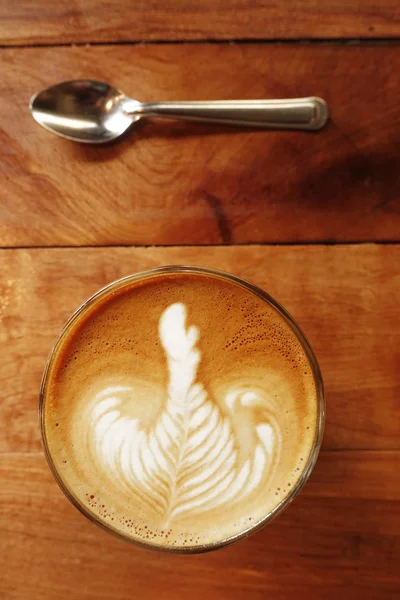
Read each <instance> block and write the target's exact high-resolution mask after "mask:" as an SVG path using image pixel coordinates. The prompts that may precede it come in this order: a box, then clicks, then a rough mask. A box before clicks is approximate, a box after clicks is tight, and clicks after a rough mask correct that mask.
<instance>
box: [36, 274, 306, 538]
mask: <svg viewBox="0 0 400 600" xmlns="http://www.w3.org/2000/svg"><path fill="white" fill-rule="evenodd" d="M45 408H46V410H45V425H46V439H47V444H48V447H49V449H50V452H51V455H52V458H53V461H54V463H55V465H56V468H57V470H58V472H59V473H60V474H61V477H62V479H63V481H64V483H65V484H66V486H67V487H69V488H70V489H71V491H72V493H73V495H74V496H75V497H76V498H77V499H78V501H79V502H80V503H81V504H82V505H83V506H84V507H85V508H86V510H89V511H90V512H91V513H93V514H94V515H95V516H96V518H97V519H99V520H101V521H103V522H104V523H106V524H108V526H110V527H111V528H114V529H116V530H117V531H119V532H121V533H123V534H124V535H126V536H128V537H132V538H134V539H136V540H138V541H143V542H151V543H152V544H154V545H158V546H162V547H166V546H167V547H168V546H172V547H173V546H175V547H177V546H178V547H185V546H193V547H195V546H200V545H203V544H209V543H213V542H218V541H220V540H222V539H226V538H229V537H232V536H234V535H236V534H237V533H240V532H242V531H244V530H246V529H247V528H249V527H251V526H253V525H254V524H255V523H257V522H258V521H259V520H261V519H262V518H263V517H265V516H266V515H267V514H268V513H269V512H270V511H271V510H273V509H274V508H275V507H276V506H277V505H278V504H279V502H280V501H281V500H282V499H283V498H284V497H285V496H286V495H287V494H288V493H289V491H290V488H291V487H292V486H293V485H295V483H296V481H297V479H298V478H299V476H300V474H301V471H302V467H304V459H307V457H308V455H309V452H310V450H311V447H312V443H313V440H314V435H315V426H316V414H317V403H316V393H315V385H314V380H313V376H312V372H311V368H310V365H309V363H308V359H307V357H306V355H305V354H304V351H303V349H302V347H301V345H300V343H299V341H298V340H297V338H296V336H295V335H294V333H293V332H292V330H291V329H290V328H289V326H288V325H287V324H286V322H285V321H284V319H283V318H282V317H281V316H280V315H279V313H277V311H276V310H275V309H274V308H273V307H271V306H270V305H268V304H266V303H265V302H264V301H262V300H261V299H259V298H258V297H257V296H255V295H254V294H253V293H251V292H249V291H247V290H245V289H244V288H242V287H240V286H238V285H236V284H232V283H229V282H226V281H224V280H219V279H214V278H211V277H205V276H203V275H201V276H200V275H199V276H193V275H191V276H188V275H186V276H182V275H181V276H168V277H164V278H162V279H161V280H160V279H157V281H151V280H150V281H148V282H145V283H142V284H140V285H139V284H136V285H133V286H132V284H131V287H130V288H129V289H125V290H121V292H120V293H118V294H116V295H114V296H113V297H109V298H107V299H106V300H104V301H103V302H101V303H100V305H98V306H97V307H94V309H93V310H92V311H90V312H89V313H88V314H86V315H84V316H83V317H82V319H81V320H80V321H78V323H77V325H76V326H75V327H74V329H73V331H71V332H70V333H69V335H67V336H66V338H65V340H64V342H63V344H62V345H61V348H60V349H59V351H58V355H57V357H56V361H55V363H54V365H53V367H52V368H51V370H50V382H49V384H48V386H47V394H46V404H45ZM307 427H308V428H309V429H307Z"/></svg>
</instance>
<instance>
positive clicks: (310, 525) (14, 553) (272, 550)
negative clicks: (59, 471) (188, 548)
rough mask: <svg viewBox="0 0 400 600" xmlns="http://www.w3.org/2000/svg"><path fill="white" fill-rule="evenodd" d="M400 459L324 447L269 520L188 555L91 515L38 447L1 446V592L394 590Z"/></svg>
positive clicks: (118, 598)
mask: <svg viewBox="0 0 400 600" xmlns="http://www.w3.org/2000/svg"><path fill="white" fill-rule="evenodd" d="M399 459H400V453H399V452H365V451H364V452H348V451H345V452H323V453H322V454H321V456H320V458H319V461H318V463H317V466H316V469H315V471H314V473H313V474H312V476H311V479H310V481H309V482H308V484H307V485H306V486H305V488H304V490H303V491H302V493H301V494H300V496H299V497H298V498H296V500H295V501H294V502H293V504H292V505H291V506H289V508H288V509H287V510H286V511H285V512H284V513H283V514H282V515H280V516H279V517H278V518H277V519H276V520H275V521H274V522H273V523H272V524H271V525H269V526H268V527H266V528H265V529H263V530H262V531H260V532H258V533H257V534H254V535H253V536H251V537H250V538H249V539H248V540H245V541H242V542H240V543H239V544H237V545H235V546H231V547H230V548H227V549H224V550H220V551H218V552H214V553H211V554H206V555H199V556H189V557H184V556H174V555H166V554H165V555H162V554H157V553H151V552H148V551H144V550H140V549H138V548H135V547H134V546H129V545H128V544H126V543H124V542H120V541H117V540H115V539H114V538H112V537H111V536H109V535H108V534H106V533H104V532H103V531H101V530H100V529H98V528H97V527H96V526H95V525H93V524H92V523H90V522H89V521H87V520H86V519H84V517H83V516H82V515H80V514H79V512H78V511H77V510H76V509H75V508H74V507H73V506H72V505H70V504H69V502H68V500H67V499H66V498H64V496H63V495H62V493H61V491H60V490H59V489H58V487H57V484H56V483H55V481H54V479H53V477H52V475H51V474H50V471H49V469H48V466H47V464H46V463H45V460H44V458H43V456H42V455H41V454H30V455H23V454H5V455H1V456H0V480H1V481H2V483H3V486H2V487H1V489H0V531H1V536H0V565H1V567H2V569H1V576H0V595H1V597H2V598H4V600H28V599H29V600H31V599H32V598H41V600H47V599H48V600H66V599H67V598H68V599H70V598H79V599H82V600H102V599H104V600H106V599H107V600H108V599H110V598H112V599H113V600H128V599H129V600H130V599H131V598H146V599H152V598H164V599H167V600H178V599H179V600H180V599H182V598H189V597H190V598H193V599H200V598H204V597H205V596H206V597H207V598H210V600H213V599H216V600H217V599H218V600H221V599H223V600H228V599H229V600H231V599H238V600H239V599H243V598H249V599H250V600H265V598H268V597H272V598H274V599H275V600H289V599H291V598H293V599H294V598H296V599H297V598H307V600H321V599H322V600H337V598H341V599H343V600H353V599H356V600H357V599H359V600H386V599H387V600H389V599H390V600H393V599H394V598H396V597H398V595H399V593H400V581H399V573H398V565H399V561H400V502H399V500H400V484H399V479H398V478H396V477H393V474H394V473H395V472H396V471H397V468H398V464H399ZM22 565H23V568H21V567H22Z"/></svg>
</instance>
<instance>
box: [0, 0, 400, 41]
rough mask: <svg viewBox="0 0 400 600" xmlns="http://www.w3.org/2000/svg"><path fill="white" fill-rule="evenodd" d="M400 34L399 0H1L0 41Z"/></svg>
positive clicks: (374, 35) (379, 35)
mask: <svg viewBox="0 0 400 600" xmlns="http://www.w3.org/2000/svg"><path fill="white" fill-rule="evenodd" d="M399 34H400V5H399V2H398V0H379V1H377V0H353V1H352V2H350V1H349V0H326V2H321V1H320V0H274V1H270V0H258V1H257V2H255V1H250V0H136V1H135V2H128V1H127V0H110V1H109V2H105V1H104V0H73V2H62V1H61V0H20V1H19V2H17V3H16V5H13V4H12V3H10V2H9V0H0V42H2V43H3V44H37V43H46V44H59V43H71V42H113V41H129V42H132V41H142V40H150V41H156V40H172V41H174V40H199V39H208V40H229V39H253V40H254V39H293V38H296V39H297V38H301V39H304V38H311V39H315V38H328V39H331V38H374V37H380V38H382V37H387V38H389V37H396V36H399Z"/></svg>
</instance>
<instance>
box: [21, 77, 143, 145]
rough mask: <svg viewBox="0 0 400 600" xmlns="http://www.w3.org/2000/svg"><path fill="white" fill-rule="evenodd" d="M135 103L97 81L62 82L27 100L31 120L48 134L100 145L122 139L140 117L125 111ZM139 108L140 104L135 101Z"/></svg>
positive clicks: (118, 91) (114, 89)
mask: <svg viewBox="0 0 400 600" xmlns="http://www.w3.org/2000/svg"><path fill="white" fill-rule="evenodd" d="M134 103H135V101H134V100H131V99H128V98H127V96H125V94H123V93H122V92H121V91H120V90H118V89H116V88H114V87H111V86H110V85H108V84H107V83H102V82H100V81H89V80H80V81H65V82H63V83H59V84H58V85H54V86H52V87H50V88H48V89H46V90H43V91H42V92H39V93H38V94H35V96H33V98H32V99H31V101H30V109H31V112H32V115H33V118H34V119H35V120H36V121H37V122H38V123H39V124H40V125H42V126H43V127H44V128H45V129H47V130H48V131H51V132H52V133H55V134H57V135H60V136H61V137H64V138H66V139H69V140H73V141H78V142H84V143H91V144H93V143H95V144H101V143H105V142H110V141H112V140H114V139H116V138H117V137H119V136H121V135H122V134H123V133H125V131H126V130H127V129H128V128H129V127H130V126H131V125H132V124H133V123H134V122H135V121H137V120H138V119H139V118H140V116H139V114H135V113H132V112H131V114H128V112H127V111H126V110H125V109H127V108H128V106H129V108H130V110H132V108H134ZM136 104H137V105H138V107H139V106H140V103H139V102H136Z"/></svg>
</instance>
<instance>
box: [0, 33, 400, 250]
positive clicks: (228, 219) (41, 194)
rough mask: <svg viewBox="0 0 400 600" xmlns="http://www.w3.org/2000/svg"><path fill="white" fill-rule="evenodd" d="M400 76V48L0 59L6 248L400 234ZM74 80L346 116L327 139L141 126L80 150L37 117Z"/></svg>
mask: <svg viewBox="0 0 400 600" xmlns="http://www.w3.org/2000/svg"><path fill="white" fill-rule="evenodd" d="M399 70H400V47H399V46H396V47H391V46H390V47H387V46H376V47H375V46H371V47H359V46H354V47H353V46H322V45H321V46H317V47H315V46H299V45H297V46H279V45H276V46H275V45H263V44H255V45H253V44H251V45H233V46H230V45H212V44H205V45H204V44H194V45H156V46H133V47H132V46H104V47H91V48H81V47H79V48H58V49H57V53H56V54H55V53H54V48H27V49H12V50H10V49H8V50H3V51H2V52H1V51H0V72H2V74H3V76H2V82H1V84H0V85H1V90H2V91H1V93H0V97H1V107H0V108H1V110H0V136H1V140H2V143H1V145H0V153H1V155H0V165H1V167H0V168H1V169H2V171H3V182H2V183H3V185H2V203H1V205H0V244H1V245H2V246H37V245H39V246H54V245H73V246H75V245H76V246H80V245H88V244H89V245H99V244H100V245H109V244H215V243H217V244H218V243H248V242H272V243H275V242H297V241H305V242H310V241H333V240H336V241H359V240H364V241H374V240H384V241H396V240H399V239H400V168H399V162H400V161H399V139H400V111H399V107H398V105H399V102H398V99H399V97H400V80H399V77H398V72H399ZM74 77H77V78H79V77H91V78H98V79H101V80H102V79H104V80H106V81H111V82H113V83H115V84H116V85H118V86H120V87H121V88H122V89H124V90H126V91H127V92H130V93H132V94H134V95H136V96H137V97H138V98H140V99H142V100H156V99H168V100H175V99H179V98H180V99H182V98H186V99H196V98H200V99H210V98H240V97H244V98H263V97H264V98H268V97H274V98H276V97H278V98H279V97H290V96H306V95H310V94H316V95H321V96H322V97H324V98H326V100H327V101H328V103H329V105H330V107H331V113H332V122H331V123H330V124H329V126H328V127H327V128H326V129H325V130H324V131H322V132H321V133H317V134H313V133H304V132H303V133H298V132H283V133H282V132H270V131H249V130H242V131H240V132H238V131H236V130H235V129H232V128H230V129H228V128H222V127H215V126H214V127H204V126H200V125H198V124H196V125H187V124H182V123H174V122H169V121H164V122H161V121H154V122H143V123H141V124H139V125H138V126H137V128H136V131H134V132H132V134H131V135H130V136H129V137H128V138H126V139H125V140H124V141H123V142H121V143H117V144H114V145H112V146H108V147H101V148H99V147H88V146H82V145H77V144H73V143H71V142H68V141H65V140H62V139H60V138H57V137H55V136H52V135H49V133H48V132H46V131H45V130H44V129H42V128H41V127H39V126H38V125H37V124H36V123H35V122H34V121H33V119H32V118H31V116H30V114H29V112H28V110H27V105H28V102H29V98H30V96H31V95H32V94H33V93H34V92H35V91H36V90H40V89H42V88H44V87H46V86H48V85H51V84H53V83H55V82H57V81H62V80H67V79H71V78H74ZM377 90H378V91H379V93H377ZM99 207H101V210H99Z"/></svg>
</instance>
